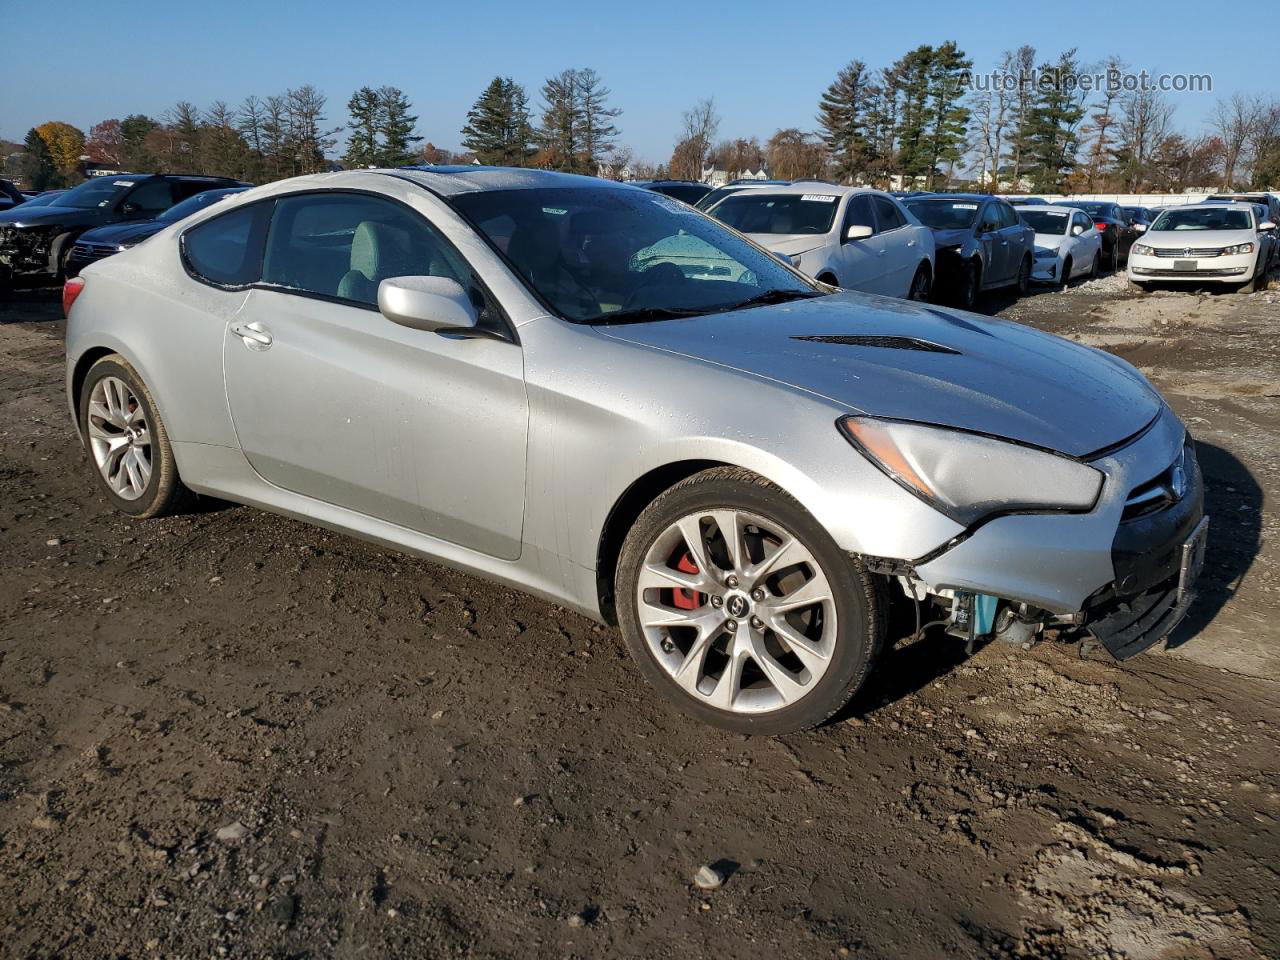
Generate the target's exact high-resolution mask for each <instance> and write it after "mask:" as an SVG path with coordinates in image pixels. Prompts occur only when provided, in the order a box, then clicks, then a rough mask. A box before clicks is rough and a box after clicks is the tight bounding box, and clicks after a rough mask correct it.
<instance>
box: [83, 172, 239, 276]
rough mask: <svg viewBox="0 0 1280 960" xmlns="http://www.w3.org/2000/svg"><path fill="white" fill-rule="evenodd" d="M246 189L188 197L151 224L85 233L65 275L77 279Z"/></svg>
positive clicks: (119, 225) (130, 223)
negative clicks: (103, 261)
mask: <svg viewBox="0 0 1280 960" xmlns="http://www.w3.org/2000/svg"><path fill="white" fill-rule="evenodd" d="M248 189H249V188H248V187H222V188H220V189H217V190H205V191H203V192H202V193H197V194H196V195H195V196H194V197H188V198H187V199H186V200H183V201H182V202H181V203H175V204H174V205H173V206H172V207H170V208H169V209H168V210H166V211H165V212H164V213H162V214H160V216H158V217H156V218H155V219H154V220H129V221H126V222H125V223H113V224H111V225H110V226H106V227H95V228H94V229H92V230H86V231H85V232H84V233H82V234H80V238H79V239H78V240H76V242H75V244H74V245H73V246H72V247H71V256H69V257H68V258H67V269H66V275H67V276H68V277H75V276H79V275H80V271H81V270H83V269H84V268H85V267H87V266H88V265H89V264H91V263H93V262H94V261H96V260H101V259H102V258H103V257H109V256H111V255H112V254H113V253H119V252H120V251H121V250H128V249H129V248H130V247H132V246H135V245H136V244H139V243H141V242H142V241H143V240H145V239H147V237H150V236H154V235H155V234H157V233H159V232H160V231H161V230H163V229H164V228H165V227H167V226H169V224H171V223H177V222H178V221H179V220H181V219H183V218H184V217H189V216H191V214H193V213H195V212H196V211H197V210H202V209H204V208H205V207H207V206H208V205H209V204H211V203H216V202H217V201H219V200H221V199H222V198H223V197H229V196H231V195H232V194H234V193H243V192H244V191H245V190H248Z"/></svg>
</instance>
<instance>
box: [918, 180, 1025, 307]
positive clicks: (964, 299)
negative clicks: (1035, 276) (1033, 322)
mask: <svg viewBox="0 0 1280 960" xmlns="http://www.w3.org/2000/svg"><path fill="white" fill-rule="evenodd" d="M903 206H905V207H906V208H907V209H908V210H910V211H911V213H912V214H913V215H914V216H915V218H916V219H917V220H919V221H920V222H921V223H923V224H924V225H925V226H926V227H928V228H929V229H930V230H932V231H933V243H934V247H935V249H936V251H937V252H936V253H935V256H934V258H935V261H936V268H935V269H936V271H937V273H936V276H937V282H936V283H935V284H934V290H935V291H939V292H941V293H947V294H950V296H951V298H952V299H953V300H954V301H955V303H956V304H957V305H958V306H960V307H963V308H964V309H965V310H972V309H973V308H974V305H975V304H976V303H977V301H978V297H979V296H980V295H981V294H982V292H983V291H984V290H994V289H996V288H998V287H1007V286H1016V287H1017V289H1018V292H1019V293H1026V292H1027V288H1028V287H1029V285H1030V282H1031V267H1032V258H1033V257H1034V256H1035V250H1036V232H1035V231H1034V230H1032V229H1031V228H1030V227H1029V226H1027V224H1026V223H1025V222H1024V221H1023V219H1022V218H1021V217H1020V216H1018V211H1017V210H1015V209H1014V208H1013V207H1011V206H1009V204H1007V203H1006V202H1005V201H1003V200H1001V199H1000V198H999V197H990V196H987V195H986V194H967V193H932V194H924V195H921V196H918V197H912V198H911V199H909V200H904V201H903Z"/></svg>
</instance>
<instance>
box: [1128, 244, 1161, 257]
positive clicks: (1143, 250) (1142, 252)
mask: <svg viewBox="0 0 1280 960" xmlns="http://www.w3.org/2000/svg"><path fill="white" fill-rule="evenodd" d="M1129 252H1130V253H1136V254H1137V255H1138V256H1140V257H1149V256H1151V255H1152V254H1153V253H1155V252H1156V251H1155V247H1150V246H1147V244H1145V243H1135V244H1134V245H1133V246H1132V247H1131V248H1130V249H1129Z"/></svg>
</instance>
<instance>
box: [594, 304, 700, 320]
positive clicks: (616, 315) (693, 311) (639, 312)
mask: <svg viewBox="0 0 1280 960" xmlns="http://www.w3.org/2000/svg"><path fill="white" fill-rule="evenodd" d="M705 313H707V310H706V308H704V307H696V308H694V307H639V308H638V309H635V310H614V311H612V312H609V313H598V314H596V315H595V316H594V317H587V319H585V320H583V321H582V322H583V323H592V324H594V323H603V324H607V323H645V322H647V321H649V320H672V319H676V318H678V317H700V316H702V315H703V314H705Z"/></svg>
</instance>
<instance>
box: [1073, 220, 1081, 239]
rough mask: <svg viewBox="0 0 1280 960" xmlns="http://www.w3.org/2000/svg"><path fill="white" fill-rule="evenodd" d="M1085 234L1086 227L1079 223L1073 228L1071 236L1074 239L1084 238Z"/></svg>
mask: <svg viewBox="0 0 1280 960" xmlns="http://www.w3.org/2000/svg"><path fill="white" fill-rule="evenodd" d="M1083 234H1084V227H1082V226H1080V224H1078V223H1077V224H1076V225H1075V226H1074V227H1072V228H1071V235H1072V236H1073V237H1079V236H1082V235H1083Z"/></svg>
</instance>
